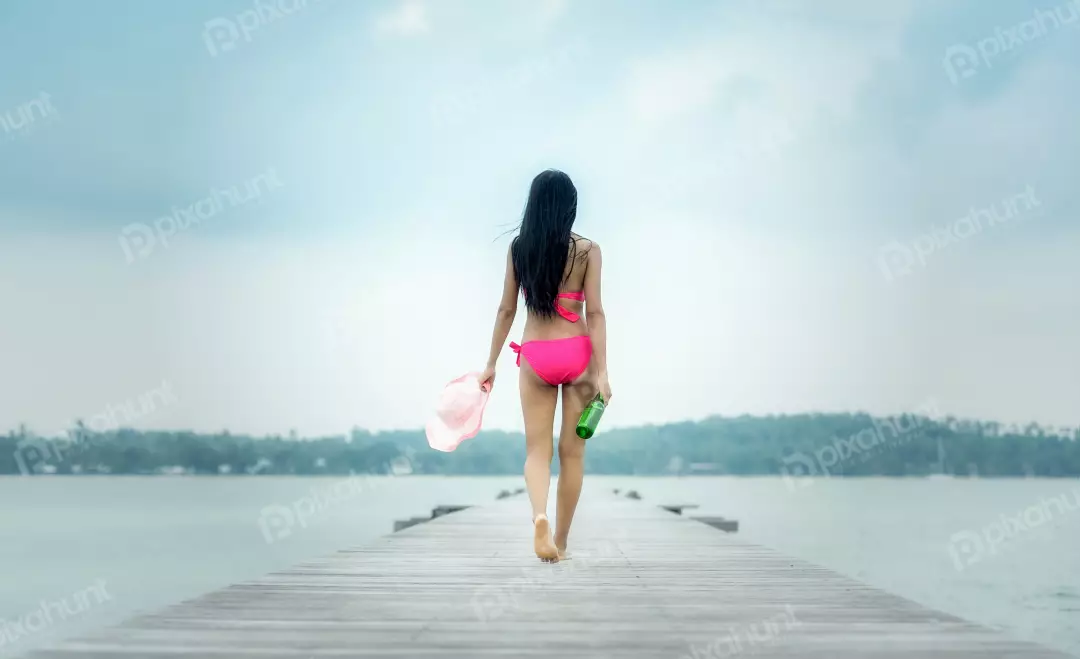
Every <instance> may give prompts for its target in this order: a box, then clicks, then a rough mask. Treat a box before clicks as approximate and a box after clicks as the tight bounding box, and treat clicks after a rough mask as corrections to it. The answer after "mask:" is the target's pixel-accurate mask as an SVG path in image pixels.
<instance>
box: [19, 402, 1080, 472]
mask: <svg viewBox="0 0 1080 659" xmlns="http://www.w3.org/2000/svg"><path fill="white" fill-rule="evenodd" d="M1078 434H1080V433H1078V431H1077V429H1064V428H1047V427H1044V426H1040V425H1038V424H1035V423H1032V424H1028V425H1027V426H1024V427H1020V426H1017V425H1004V424H998V423H994V422H982V421H968V420H960V419H955V418H953V417H946V418H944V419H940V420H932V419H930V418H927V417H923V416H914V415H905V416H897V417H872V416H870V415H867V414H862V413H857V414H797V415H776V416H761V417H758V416H745V415H744V416H738V417H720V416H714V417H710V418H707V419H704V420H701V421H686V422H681V423H669V424H662V425H645V426H638V427H629V428H612V429H609V430H607V431H603V430H602V431H601V432H599V433H597V435H596V436H595V437H593V438H592V439H590V440H589V443H588V448H587V450H586V452H585V466H586V470H587V471H588V472H590V473H596V474H613V475H694V474H703V475H705V474H708V475H717V474H720V475H724V474H726V475H745V476H751V475H786V476H791V477H803V476H927V475H931V474H946V475H955V476H988V477H1017V476H1040V477H1067V476H1072V477H1075V476H1080V441H1078ZM524 444H525V442H524V437H523V435H522V434H521V433H515V432H503V431H485V432H481V433H480V434H479V435H478V436H477V437H475V438H473V439H470V440H467V441H466V442H464V443H463V444H462V445H461V446H460V447H459V448H458V449H457V450H456V451H454V452H452V453H441V452H438V451H434V450H432V449H431V448H430V447H428V445H427V440H426V438H425V436H424V433H423V431H422V430H414V431H406V430H399V431H388V432H375V433H373V432H369V431H367V430H364V429H361V428H354V429H353V430H352V431H351V432H350V433H348V434H345V435H338V436H331V437H314V438H301V437H298V436H296V435H295V434H290V436H289V437H281V436H270V437H254V436H249V435H234V434H231V433H230V432H228V431H222V432H220V433H211V434H207V433H195V432H188V431H180V432H166V431H143V430H134V429H130V428H118V429H114V430H108V431H104V432H96V431H93V430H90V429H89V428H87V427H86V426H85V424H83V423H81V422H80V423H77V424H76V426H75V427H74V428H72V429H71V430H70V431H68V433H67V436H66V437H40V436H37V435H35V434H34V433H33V432H32V431H31V430H28V429H27V428H25V427H21V428H20V429H19V430H17V431H11V432H9V433H8V434H7V435H0V474H23V475H38V474H55V475H69V474H134V475H140V474H141V475H149V474H181V473H183V474H205V475H211V474H231V475H297V476H316V475H339V476H345V475H350V474H371V473H376V474H377V473H386V474H390V473H392V474H410V473H411V474H445V475H488V474H490V475H506V474H518V473H520V472H521V469H522V465H523V463H524V459H525V446H524ZM557 462H558V457H557V452H556V457H555V463H556V470H557Z"/></svg>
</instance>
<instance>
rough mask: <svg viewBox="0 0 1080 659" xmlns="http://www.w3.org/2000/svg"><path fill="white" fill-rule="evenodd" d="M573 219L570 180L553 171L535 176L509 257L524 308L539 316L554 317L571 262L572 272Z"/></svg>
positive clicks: (574, 251) (574, 203) (574, 208)
mask: <svg viewBox="0 0 1080 659" xmlns="http://www.w3.org/2000/svg"><path fill="white" fill-rule="evenodd" d="M576 218H577V188H575V187H574V183H573V181H571V180H570V177H569V176H567V175H566V174H564V173H562V172H560V171H558V170H555V169H548V170H545V171H543V172H540V173H539V174H537V176H536V178H534V179H533V182H532V186H531V187H530V188H529V201H528V202H527V203H526V204H525V213H524V215H523V217H522V218H521V226H520V227H519V231H518V235H517V236H516V237H515V238H514V242H513V243H512V244H511V246H510V254H511V258H512V259H513V263H514V275H515V276H516V277H517V281H518V286H519V287H520V288H521V289H522V291H523V292H524V294H525V308H526V309H528V310H529V311H532V312H534V313H536V314H537V315H539V316H542V317H545V318H549V317H551V316H553V315H555V300H556V296H558V294H559V286H560V285H561V284H562V282H563V279H564V277H563V272H564V270H566V261H567V259H571V269H572V268H573V260H574V259H576V258H577V247H576V245H575V244H574V242H573V241H572V240H571V236H570V229H571V228H572V227H573V226H574V220H575V219H576ZM568 248H569V251H568Z"/></svg>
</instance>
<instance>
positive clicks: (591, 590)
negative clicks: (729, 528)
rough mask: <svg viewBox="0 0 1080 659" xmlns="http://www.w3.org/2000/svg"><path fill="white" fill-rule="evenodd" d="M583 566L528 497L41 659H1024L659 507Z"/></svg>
mask: <svg viewBox="0 0 1080 659" xmlns="http://www.w3.org/2000/svg"><path fill="white" fill-rule="evenodd" d="M574 526H575V530H574V535H573V536H572V537H571V547H570V549H571V552H572V555H573V558H572V559H571V560H568V561H563V562H561V563H558V564H555V565H550V564H544V563H541V562H539V561H538V560H536V558H535V557H534V556H533V555H532V542H531V527H530V525H529V509H528V504H527V502H526V501H525V499H524V497H521V496H515V497H510V498H506V499H503V500H500V501H498V502H493V503H492V504H491V505H486V506H480V507H473V508H469V509H468V510H462V511H459V512H454V513H451V514H445V515H441V516H438V517H437V518H435V519H433V520H431V521H430V522H426V523H423V524H419V525H417V526H413V527H410V528H407V529H404V530H402V531H400V532H398V533H394V534H391V535H387V536H384V537H382V538H380V539H378V540H377V541H375V542H373V543H371V544H370V545H367V546H364V547H359V548H356V549H350V550H347V551H342V552H339V553H337V554H334V555H332V556H329V557H327V558H324V559H321V560H317V561H312V562H309V563H304V564H301V565H299V566H296V567H294V568H292V569H290V570H286V571H284V572H279V573H275V574H271V575H269V576H267V577H265V578H263V579H260V580H258V581H255V582H251V583H245V584H239V585H235V586H231V587H229V588H226V589H224V590H220V591H217V592H213V593H210V594H207V595H204V596H202V597H199V598H197V599H194V600H191V601H188V602H184V603H181V604H178V605H175V606H173V607H171V608H168V609H166V610H164V611H161V612H160V613H157V614H154V615H147V616H143V617H139V618H135V619H133V620H130V621H128V622H127V623H125V624H123V625H120V626H118V627H115V628H111V629H107V630H104V631H100V632H97V633H95V634H93V635H91V636H88V637H84V638H81V639H75V640H70V641H66V642H63V643H61V644H59V645H57V646H55V647H54V648H51V649H47V650H42V651H38V652H36V653H33V654H32V655H31V656H32V657H38V658H46V657H48V658H52V659H92V658H101V659H104V658H106V657H110V658H111V657H121V658H135V657H138V658H147V659H155V658H164V657H216V658H220V659H243V658H245V657H283V658H294V659H314V658H315V657H439V658H443V659H451V658H460V659H476V658H478V657H480V658H483V657H563V658H567V659H580V658H597V659H601V658H603V659H608V658H609V657H631V658H633V657H668V658H670V659H682V658H686V657H690V658H693V659H699V658H705V657H709V658H711V657H717V658H719V657H732V656H740V657H741V656H746V657H812V658H817V659H847V658H851V659H876V658H884V657H905V658H909V659H911V658H920V659H922V658H925V657H951V658H963V657H979V658H987V657H1001V658H1005V657H1010V658H1016V659H1020V658H1023V659H1042V658H1045V659H1050V658H1051V657H1054V658H1058V659H1062V658H1065V657H1066V655H1064V654H1060V653H1057V652H1054V651H1051V650H1047V649H1043V648H1040V647H1038V646H1035V645H1031V644H1027V643H1023V642H1019V641H1015V640H1012V639H1010V638H1008V637H1006V636H1004V635H1002V634H1000V633H997V632H994V631H991V630H989V629H986V628H984V627H980V626H978V625H976V624H973V623H970V622H967V621H964V620H961V619H958V618H956V617H954V616H951V615H947V614H944V613H940V612H936V611H932V610H929V609H926V608H924V607H922V606H919V605H917V604H915V603H913V602H910V601H908V600H905V599H903V598H900V597H897V596H895V595H891V594H888V593H885V592H883V591H880V590H876V589H874V588H871V587H869V586H866V585H864V584H862V583H859V582H857V581H854V580H852V579H849V578H847V577H844V576H841V575H839V574H837V573H835V572H832V571H829V570H826V569H824V568H821V567H817V566H814V565H810V564H807V563H804V562H802V561H798V560H795V559H791V558H788V557H786V556H783V555H782V554H779V553H777V552H775V551H772V550H770V549H766V548H763V547H759V546H755V545H751V544H747V543H745V542H742V541H740V540H739V539H738V538H737V536H732V535H730V534H727V533H724V532H722V531H718V530H716V529H714V528H712V527H710V526H708V525H707V524H704V523H701V522H698V521H694V520H692V519H689V518H687V517H683V516H680V515H676V514H673V513H671V512H668V511H666V510H663V509H661V508H659V507H657V506H656V505H655V504H650V503H648V502H646V501H640V500H633V499H627V498H624V497H614V496H611V495H598V496H592V495H591V493H589V492H586V494H585V496H584V497H583V499H582V502H581V507H580V508H579V511H578V517H577V519H576V520H575V523H574Z"/></svg>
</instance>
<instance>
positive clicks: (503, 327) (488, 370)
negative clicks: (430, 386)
mask: <svg viewBox="0 0 1080 659" xmlns="http://www.w3.org/2000/svg"><path fill="white" fill-rule="evenodd" d="M512 254H513V245H512V244H511V246H510V249H508V250H506V275H505V276H504V277H503V292H502V299H501V300H499V310H498V312H497V313H496V314H495V329H494V330H492V332H491V353H490V354H489V355H488V361H487V366H486V367H485V368H484V372H483V373H482V374H481V375H480V377H479V378H478V380H479V381H480V384H481V386H482V385H484V384H487V385H488V386H489V387H490V386H492V385H494V384H495V362H496V361H498V359H499V354H500V353H501V352H502V351H503V347H504V346H505V345H506V337H507V335H509V334H510V327H511V326H512V325H513V324H514V318H515V317H516V316H517V301H518V282H517V277H516V276H515V275H514V258H513V255H512Z"/></svg>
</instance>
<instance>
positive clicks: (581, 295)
mask: <svg viewBox="0 0 1080 659" xmlns="http://www.w3.org/2000/svg"><path fill="white" fill-rule="evenodd" d="M522 294H524V291H522ZM560 299H567V300H577V301H578V302H584V301H585V291H580V292H577V293H559V294H558V295H556V296H555V311H558V312H559V315H560V316H562V317H563V318H565V319H567V320H569V321H570V322H571V323H576V322H577V321H578V320H580V319H581V316H579V315H577V314H576V313H574V312H573V311H570V310H569V309H567V308H566V307H564V306H563V305H561V304H559V300H560Z"/></svg>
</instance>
